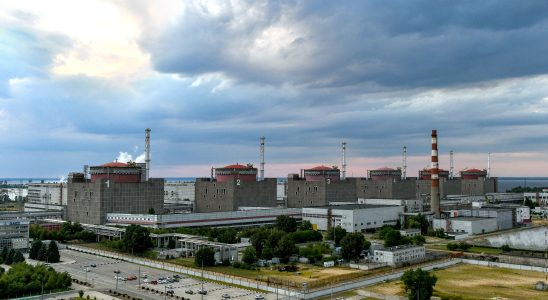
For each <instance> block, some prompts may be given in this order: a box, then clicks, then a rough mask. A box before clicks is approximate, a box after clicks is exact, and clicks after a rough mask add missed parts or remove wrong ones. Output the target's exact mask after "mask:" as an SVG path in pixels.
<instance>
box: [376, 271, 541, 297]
mask: <svg viewBox="0 0 548 300" xmlns="http://www.w3.org/2000/svg"><path fill="white" fill-rule="evenodd" d="M434 273H435V274H436V276H437V277H438V282H437V283H436V286H435V287H434V296H439V297H442V298H443V299H462V300H476V299H492V298H494V297H503V298H506V299H531V300H536V299H538V300H540V299H548V292H543V291H537V290H535V289H533V285H534V284H535V283H536V282H537V281H544V280H545V275H544V274H543V273H540V272H532V271H521V270H511V269H503V268H489V267H483V266H475V265H467V264H466V265H459V266H456V267H452V268H448V269H444V270H439V271H435V272H434ZM365 289H366V290H369V291H373V292H376V293H381V294H385V295H400V296H403V295H404V288H403V285H402V284H401V281H399V280H398V281H391V282H387V283H383V284H380V285H376V286H372V287H369V288H365Z"/></svg>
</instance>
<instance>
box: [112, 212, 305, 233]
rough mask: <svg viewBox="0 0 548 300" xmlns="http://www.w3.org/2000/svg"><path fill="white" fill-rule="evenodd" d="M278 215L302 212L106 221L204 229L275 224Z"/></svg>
mask: <svg viewBox="0 0 548 300" xmlns="http://www.w3.org/2000/svg"><path fill="white" fill-rule="evenodd" d="M280 215H288V216H290V217H292V218H295V219H298V220H300V219H301V218H302V209H301V208H270V209H255V210H241V211H225V212H213V213H190V214H184V213H183V214H165V215H144V214H121V213H108V214H107V217H106V219H107V225H131V224H137V225H141V226H145V227H152V228H174V227H206V226H215V227H243V226H259V225H263V224H274V223H275V221H276V218H277V217H278V216H280Z"/></svg>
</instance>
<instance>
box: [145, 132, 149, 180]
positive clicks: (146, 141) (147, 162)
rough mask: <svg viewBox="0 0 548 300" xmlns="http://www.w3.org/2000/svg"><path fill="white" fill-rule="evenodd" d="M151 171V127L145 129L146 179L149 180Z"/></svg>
mask: <svg viewBox="0 0 548 300" xmlns="http://www.w3.org/2000/svg"><path fill="white" fill-rule="evenodd" d="M149 172H150V128H147V129H145V180H146V181H148V178H149V174H150V173H149Z"/></svg>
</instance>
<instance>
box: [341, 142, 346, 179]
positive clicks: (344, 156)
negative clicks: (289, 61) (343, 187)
mask: <svg viewBox="0 0 548 300" xmlns="http://www.w3.org/2000/svg"><path fill="white" fill-rule="evenodd" d="M341 179H342V180H345V179H346V142H342V177H341Z"/></svg>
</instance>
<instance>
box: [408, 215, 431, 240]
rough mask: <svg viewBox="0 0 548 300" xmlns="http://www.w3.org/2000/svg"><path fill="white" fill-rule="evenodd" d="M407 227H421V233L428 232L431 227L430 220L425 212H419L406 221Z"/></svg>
mask: <svg viewBox="0 0 548 300" xmlns="http://www.w3.org/2000/svg"><path fill="white" fill-rule="evenodd" d="M405 225H406V228H420V230H421V234H423V235H424V234H427V233H428V228H429V227H430V222H428V219H426V217H425V216H424V215H423V214H418V215H416V216H414V217H412V218H410V219H408V220H407V222H406V224H405Z"/></svg>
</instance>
